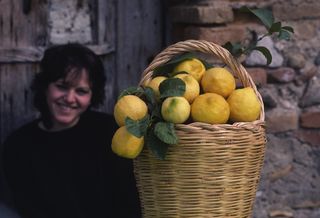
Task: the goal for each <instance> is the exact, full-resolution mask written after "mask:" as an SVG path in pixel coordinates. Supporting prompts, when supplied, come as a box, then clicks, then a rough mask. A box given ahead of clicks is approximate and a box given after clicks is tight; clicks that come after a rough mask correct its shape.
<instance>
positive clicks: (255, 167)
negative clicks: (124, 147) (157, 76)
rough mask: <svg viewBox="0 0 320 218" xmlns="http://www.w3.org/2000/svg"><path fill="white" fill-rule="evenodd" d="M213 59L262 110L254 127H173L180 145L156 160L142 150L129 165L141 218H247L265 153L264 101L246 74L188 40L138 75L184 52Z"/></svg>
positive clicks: (213, 49) (225, 55) (221, 53)
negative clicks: (251, 92) (252, 93)
mask: <svg viewBox="0 0 320 218" xmlns="http://www.w3.org/2000/svg"><path fill="white" fill-rule="evenodd" d="M190 51H195V52H200V53H204V54H208V55H214V56H215V57H216V58H218V59H220V60H221V61H223V62H224V63H225V64H226V65H227V66H228V67H229V68H230V69H231V71H232V73H233V74H234V75H235V76H236V77H238V78H239V79H240V80H241V82H242V84H243V86H245V87H248V86H250V87H252V88H253V89H254V90H255V93H256V95H257V97H258V98H259V100H260V102H261V105H262V110H261V114H260V117H259V119H258V120H257V121H254V122H239V123H234V124H219V125H210V124H205V123H200V122H195V123H191V124H187V125H185V124H177V125H175V129H176V133H177V135H178V137H179V144H177V145H173V146H170V147H169V150H168V153H167V155H166V160H158V159H157V158H156V157H155V156H154V155H153V154H152V153H151V151H150V150H148V148H147V146H145V148H144V150H143V151H142V153H141V154H140V155H139V156H138V158H137V159H135V160H134V173H135V177H136V181H137V187H138V191H139V194H140V201H141V205H142V214H143V217H145V218H156V217H161V218H171V217H183V218H187V217H192V218H201V217H223V218H225V217H241V218H242V217H250V216H251V213H252V207H253V202H254V199H255V194H256V189H257V185H258V182H259V178H260V170H261V167H262V164H263V160H264V153H265V144H266V137H265V128H264V107H263V101H262V98H261V96H260V94H259V92H258V91H257V89H256V86H255V84H254V82H253V81H252V79H251V77H250V76H249V75H248V73H247V72H246V70H245V68H244V67H243V66H242V65H241V64H240V63H239V62H238V61H237V60H235V59H234V58H233V57H232V55H231V54H230V53H229V52H228V51H227V50H226V49H224V48H222V47H221V46H219V45H217V44H214V43H211V42H207V41H200V40H187V41H182V42H178V43H176V44H173V45H171V46H169V47H167V48H166V49H165V50H163V51H162V52H161V53H159V54H158V55H157V56H156V57H155V59H154V60H153V62H152V63H151V64H150V65H149V66H148V67H147V68H146V69H145V71H144V72H143V74H142V78H141V82H140V84H143V83H144V82H146V81H148V80H150V79H151V77H152V73H153V70H154V69H155V68H156V67H157V66H160V65H162V64H164V63H166V62H167V61H169V60H170V59H171V58H173V57H174V56H176V55H180V54H182V53H185V52H190Z"/></svg>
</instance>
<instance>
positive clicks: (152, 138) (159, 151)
mask: <svg viewBox="0 0 320 218" xmlns="http://www.w3.org/2000/svg"><path fill="white" fill-rule="evenodd" d="M145 144H146V145H147V146H148V148H149V149H150V150H151V152H152V153H153V154H154V155H155V156H156V157H157V158H158V159H160V160H164V159H165V157H166V154H167V151H168V147H169V145H168V144H166V143H164V142H163V141H161V140H160V139H158V137H157V136H156V135H155V134H154V132H153V131H152V129H150V130H149V131H148V132H147V135H146V137H145Z"/></svg>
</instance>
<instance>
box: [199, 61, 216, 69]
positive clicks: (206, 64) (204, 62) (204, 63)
mask: <svg viewBox="0 0 320 218" xmlns="http://www.w3.org/2000/svg"><path fill="white" fill-rule="evenodd" d="M199 60H200V61H201V62H202V64H203V65H204V67H205V68H206V70H208V69H210V68H213V67H214V65H213V64H210V63H208V62H207V61H205V60H202V59H199Z"/></svg>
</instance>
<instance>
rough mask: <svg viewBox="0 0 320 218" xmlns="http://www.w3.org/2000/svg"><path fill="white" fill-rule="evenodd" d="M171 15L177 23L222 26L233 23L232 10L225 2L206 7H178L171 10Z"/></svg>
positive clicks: (199, 5)
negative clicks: (222, 24) (221, 24)
mask: <svg viewBox="0 0 320 218" xmlns="http://www.w3.org/2000/svg"><path fill="white" fill-rule="evenodd" d="M169 13H170V16H171V19H172V21H173V22H176V23H189V24H220V23H229V22H231V21H233V12H232V8H231V7H230V6H229V4H227V2H224V1H217V2H213V3H212V4H206V5H203V4H198V5H178V6H175V7H172V8H170V12H169Z"/></svg>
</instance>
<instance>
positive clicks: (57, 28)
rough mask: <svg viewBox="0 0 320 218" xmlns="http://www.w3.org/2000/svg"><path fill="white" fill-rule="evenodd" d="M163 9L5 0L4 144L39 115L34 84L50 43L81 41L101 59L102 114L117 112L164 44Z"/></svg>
mask: <svg viewBox="0 0 320 218" xmlns="http://www.w3.org/2000/svg"><path fill="white" fill-rule="evenodd" d="M23 2H29V3H30V7H28V8H27V9H24V8H23ZM162 8H163V7H162V2H161V1H160V0H152V1H147V2H145V1H143V0H130V1H129V0H120V1H114V0H68V1H63V0H49V1H20V0H12V1H11V0H10V1H9V0H3V1H0V127H1V128H0V143H2V142H3V140H4V139H5V138H6V136H7V135H8V134H9V133H10V132H11V131H12V130H14V129H16V128H17V127H19V126H21V125H22V124H24V123H26V122H28V121H29V120H32V119H34V118H35V117H36V115H37V114H36V111H35V109H34V108H33V107H32V93H31V91H30V85H31V81H32V78H33V76H34V74H35V73H36V72H37V71H38V65H39V61H40V59H41V57H42V54H43V51H44V49H45V48H46V47H48V46H50V45H55V44H62V43H68V42H78V43H82V44H84V45H86V46H88V47H90V48H91V49H92V50H93V51H95V52H96V53H97V54H98V55H99V56H100V57H101V59H102V60H103V63H104V66H105V69H106V72H105V73H106V76H107V84H106V89H105V93H106V101H105V104H104V106H103V107H101V108H99V110H103V111H105V112H109V113H112V111H113V105H114V102H115V100H116V99H117V96H118V94H119V92H120V91H122V90H123V89H124V88H127V87H129V86H134V85H137V84H138V83H139V80H140V75H141V73H142V71H143V70H144V68H145V67H146V66H147V64H148V62H149V61H150V60H151V59H152V57H153V56H154V55H156V54H157V53H158V52H159V51H160V50H161V48H162V46H163V44H164V39H163V34H162V33H163V22H162ZM0 153H1V147H0Z"/></svg>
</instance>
